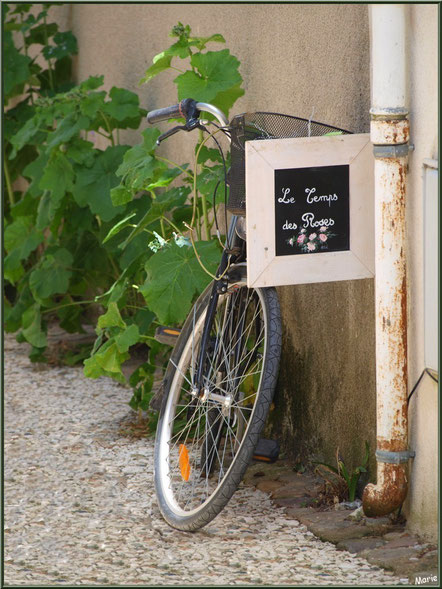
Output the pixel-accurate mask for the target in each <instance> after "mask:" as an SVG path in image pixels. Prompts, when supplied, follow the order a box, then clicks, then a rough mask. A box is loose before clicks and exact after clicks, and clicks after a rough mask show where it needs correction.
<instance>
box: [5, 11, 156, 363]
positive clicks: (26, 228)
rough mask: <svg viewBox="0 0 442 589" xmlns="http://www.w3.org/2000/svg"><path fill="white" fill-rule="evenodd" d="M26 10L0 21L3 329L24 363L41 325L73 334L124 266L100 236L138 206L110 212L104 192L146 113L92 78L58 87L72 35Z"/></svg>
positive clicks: (41, 345) (42, 339)
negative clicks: (2, 36) (21, 346)
mask: <svg viewBox="0 0 442 589" xmlns="http://www.w3.org/2000/svg"><path fill="white" fill-rule="evenodd" d="M3 8H4V9H5V10H6V12H7V6H6V7H5V5H3ZM30 8H31V5H24V4H22V5H18V7H17V8H16V9H15V10H14V11H12V12H11V14H9V18H8V20H7V22H6V23H5V28H6V36H7V39H6V43H7V44H8V47H9V48H10V53H8V63H7V64H6V71H5V79H6V83H5V87H6V97H7V100H9V101H10V102H11V101H12V104H9V103H8V105H7V107H6V111H5V121H6V125H5V127H6V131H5V138H6V149H5V158H4V169H5V181H6V187H5V188H6V192H7V194H8V197H9V198H8V205H9V206H8V208H7V210H6V215H5V230H4V247H5V250H6V257H5V259H4V276H5V279H6V292H7V297H6V299H5V328H6V330H7V331H11V332H15V331H19V334H18V336H17V337H18V339H19V340H22V341H27V342H28V343H30V344H31V345H32V352H31V358H32V359H35V360H36V359H40V360H41V359H42V358H43V353H44V351H45V348H46V345H47V337H46V331H47V323H48V320H54V319H55V320H57V321H58V322H59V323H60V325H61V326H62V327H63V328H65V329H66V330H67V331H69V332H74V331H80V332H81V331H82V322H83V321H85V320H87V313H88V310H89V309H90V308H91V306H92V305H95V296H96V295H97V294H99V293H102V292H105V291H107V290H108V289H109V287H110V286H111V285H112V284H113V283H114V282H115V280H117V279H118V277H119V276H120V275H121V272H122V268H125V267H126V264H127V263H128V261H129V262H130V261H131V260H130V252H126V253H123V252H121V251H119V250H118V249H117V248H116V247H113V246H112V245H111V244H103V239H104V237H105V236H106V234H107V233H108V231H109V228H110V227H111V226H113V225H114V220H116V221H117V222H118V221H120V220H121V219H122V217H124V216H127V214H129V213H130V214H131V215H132V217H133V219H134V221H135V222H136V221H137V220H138V219H140V218H141V217H142V215H143V214H144V211H143V210H142V209H141V208H140V206H139V204H140V203H138V202H134V203H130V204H129V205H127V206H119V207H114V206H113V204H112V201H111V198H110V189H111V188H112V187H114V186H115V185H117V184H118V178H117V176H116V175H115V170H116V169H117V168H118V166H119V165H120V164H121V162H122V159H123V155H124V153H125V152H126V151H127V150H128V149H129V146H127V145H119V130H120V129H127V128H137V127H138V126H139V123H140V120H141V118H142V116H143V115H144V114H145V112H146V111H144V110H143V109H141V108H140V107H139V100H138V96H137V95H136V94H135V93H133V92H130V91H128V90H125V89H122V88H115V87H114V88H112V89H111V90H110V92H105V91H103V90H99V88H100V86H102V84H103V77H102V76H99V77H91V78H89V79H88V80H87V81H85V82H83V83H82V84H79V85H78V86H74V85H73V84H72V83H71V82H68V81H67V80H68V78H69V77H70V63H71V55H72V54H73V53H75V52H76V51H77V46H76V40H75V37H73V35H72V34H71V33H70V32H66V33H60V32H59V31H58V26H57V25H56V24H55V23H50V22H48V5H45V9H44V10H42V11H41V12H40V13H38V14H37V16H35V15H34V14H32V13H29V11H30ZM28 13H29V14H28ZM13 33H14V35H13ZM17 39H18V41H19V42H20V41H21V46H20V47H19V48H16V46H15V42H17ZM31 45H36V46H38V47H39V49H40V51H39V52H38V51H35V49H36V48H34V51H33V54H36V56H37V57H38V58H39V64H37V63H36V61H35V59H36V58H34V59H31V58H30V57H29V56H28V50H29V47H30V46H31ZM41 64H45V65H41ZM45 66H46V67H45ZM25 73H26V76H25ZM98 136H103V137H104V138H105V142H104V148H99V147H98V146H97V145H96V141H95V140H96V139H97V137H98ZM106 143H107V146H106ZM17 181H19V182H17ZM129 302H130V301H129ZM79 359H81V358H79Z"/></svg>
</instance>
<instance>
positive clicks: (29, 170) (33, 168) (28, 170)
mask: <svg viewBox="0 0 442 589" xmlns="http://www.w3.org/2000/svg"><path fill="white" fill-rule="evenodd" d="M48 161H49V155H48V154H47V153H46V152H43V153H41V154H40V155H39V156H38V157H37V158H36V159H35V160H33V161H32V162H31V163H30V164H28V165H27V166H26V167H25V168H24V170H23V176H24V177H25V178H29V180H31V184H30V185H29V188H28V192H29V194H31V195H32V196H39V195H40V194H41V188H40V187H39V183H40V180H41V179H42V177H43V174H44V172H45V169H46V166H47V164H48Z"/></svg>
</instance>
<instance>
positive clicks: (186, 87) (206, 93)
mask: <svg viewBox="0 0 442 589" xmlns="http://www.w3.org/2000/svg"><path fill="white" fill-rule="evenodd" d="M190 63H191V64H192V66H193V67H194V68H196V70H197V72H195V71H187V72H185V73H184V74H181V75H179V76H177V77H176V78H175V80H174V82H175V83H176V85H177V87H178V98H179V99H180V100H183V99H184V98H188V97H189V96H192V97H193V98H194V99H195V100H199V101H201V102H211V101H213V99H214V98H215V97H216V96H217V95H218V94H219V93H220V92H224V91H226V90H229V89H230V88H232V87H234V86H237V85H238V84H240V83H241V82H242V78H241V74H240V73H239V72H238V67H239V61H238V60H237V59H236V57H234V56H233V55H230V51H229V50H228V49H223V50H222V51H208V52H207V53H195V54H194V55H193V56H192V59H191V61H190Z"/></svg>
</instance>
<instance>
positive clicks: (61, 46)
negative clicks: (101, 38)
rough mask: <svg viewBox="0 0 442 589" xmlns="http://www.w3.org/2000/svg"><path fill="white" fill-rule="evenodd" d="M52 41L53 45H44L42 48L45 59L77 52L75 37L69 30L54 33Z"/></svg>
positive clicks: (59, 57)
mask: <svg viewBox="0 0 442 589" xmlns="http://www.w3.org/2000/svg"><path fill="white" fill-rule="evenodd" d="M54 43H55V46H54V45H46V46H45V47H44V48H43V55H44V56H45V58H46V59H62V58H63V57H66V56H67V55H74V54H76V53H78V47H77V39H76V38H75V37H74V35H73V34H72V33H71V31H66V32H64V33H56V34H55V35H54Z"/></svg>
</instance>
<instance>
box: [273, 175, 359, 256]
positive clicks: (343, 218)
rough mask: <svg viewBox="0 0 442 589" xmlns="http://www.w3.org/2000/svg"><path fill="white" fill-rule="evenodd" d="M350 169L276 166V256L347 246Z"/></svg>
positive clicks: (348, 235)
mask: <svg viewBox="0 0 442 589" xmlns="http://www.w3.org/2000/svg"><path fill="white" fill-rule="evenodd" d="M349 169H350V168H349V166H348V165H341V166H321V167H309V168H290V169H284V170H275V250H276V251H275V253H276V256H288V255H290V256H292V255H296V254H300V255H302V254H306V255H312V254H315V253H323V252H342V251H347V250H349V249H350V204H349Z"/></svg>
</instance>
